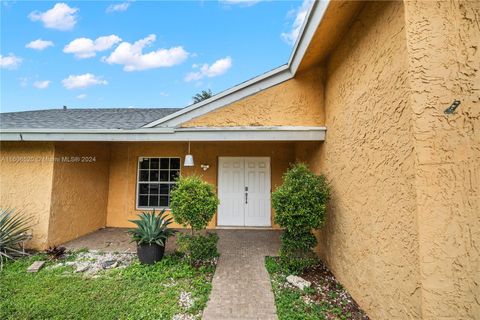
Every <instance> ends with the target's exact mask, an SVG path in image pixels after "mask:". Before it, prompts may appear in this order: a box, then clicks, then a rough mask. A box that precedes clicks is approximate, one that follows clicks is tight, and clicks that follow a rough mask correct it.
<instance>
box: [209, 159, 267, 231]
mask: <svg viewBox="0 0 480 320" xmlns="http://www.w3.org/2000/svg"><path fill="white" fill-rule="evenodd" d="M218 168H219V169H218V197H219V198H220V205H219V207H218V221H217V224H218V225H219V226H251V227H269V226H271V223H270V213H271V209H270V158H268V157H220V158H219V160H218Z"/></svg>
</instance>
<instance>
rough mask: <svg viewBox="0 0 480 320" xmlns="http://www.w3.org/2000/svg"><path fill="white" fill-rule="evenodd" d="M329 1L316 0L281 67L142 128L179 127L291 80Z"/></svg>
mask: <svg viewBox="0 0 480 320" xmlns="http://www.w3.org/2000/svg"><path fill="white" fill-rule="evenodd" d="M329 4H330V0H323V1H318V0H314V2H313V4H312V6H311V7H310V10H309V12H308V14H307V17H306V18H305V21H304V22H303V25H302V29H301V31H300V34H299V36H298V38H297V40H296V42H295V45H294V48H293V51H292V54H291V55H290V59H289V61H288V63H287V64H286V65H283V66H280V67H278V68H276V69H273V70H271V71H269V72H267V73H264V74H262V75H260V76H257V77H255V78H252V79H250V80H248V81H246V82H243V83H241V84H239V85H236V86H234V87H231V88H230V89H227V90H225V91H223V92H221V93H219V94H217V95H215V96H213V97H211V98H209V99H207V100H204V101H201V102H199V103H196V104H193V105H191V106H188V107H186V108H183V109H181V110H179V111H177V112H174V113H172V114H170V115H168V116H166V117H163V118H161V119H158V120H155V121H152V122H150V123H147V124H145V125H144V126H143V128H153V127H157V126H161V127H167V126H170V127H176V126H178V125H180V124H182V123H184V122H187V121H189V120H192V119H194V118H197V117H199V116H202V115H204V114H206V113H209V112H211V111H213V110H216V109H218V108H221V107H224V106H226V105H228V104H231V103H233V102H236V101H239V100H241V99H243V98H246V97H248V96H250V95H253V94H255V93H257V92H260V91H263V90H265V89H268V88H270V87H273V86H275V85H278V84H280V83H282V82H284V81H287V80H290V79H292V78H293V77H294V76H295V74H296V72H297V70H298V67H299V65H300V62H301V61H302V59H303V57H304V55H305V52H306V51H307V48H308V46H309V44H310V41H311V40H312V38H313V35H314V34H315V31H316V30H317V27H318V26H319V25H320V22H321V21H322V19H323V16H324V14H325V12H326V10H327V8H328V6H329Z"/></svg>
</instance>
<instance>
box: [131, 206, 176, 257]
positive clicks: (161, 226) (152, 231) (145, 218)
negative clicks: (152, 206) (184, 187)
mask: <svg viewBox="0 0 480 320" xmlns="http://www.w3.org/2000/svg"><path fill="white" fill-rule="evenodd" d="M138 217H139V219H138V220H130V221H131V222H133V223H135V224H136V225H137V227H136V228H133V229H130V230H128V231H127V232H128V233H130V234H131V235H132V241H135V242H136V243H137V255H138V259H139V260H140V262H141V263H144V264H154V263H155V262H157V261H160V260H162V258H163V254H164V252H165V244H166V242H167V238H168V237H170V236H172V235H173V234H174V233H175V231H174V230H172V229H170V228H168V226H169V225H170V224H171V223H172V218H168V219H167V218H166V214H165V210H162V211H161V212H160V214H158V215H157V214H156V213H155V210H153V212H150V213H149V212H142V213H140V214H139V215H138Z"/></svg>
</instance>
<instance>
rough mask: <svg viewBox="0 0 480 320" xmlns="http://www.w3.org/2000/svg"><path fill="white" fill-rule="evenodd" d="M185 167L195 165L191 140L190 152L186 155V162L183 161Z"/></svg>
mask: <svg viewBox="0 0 480 320" xmlns="http://www.w3.org/2000/svg"><path fill="white" fill-rule="evenodd" d="M183 166H184V167H193V166H194V163H193V156H192V155H191V154H190V141H188V154H187V155H186V156H185V162H184V163H183Z"/></svg>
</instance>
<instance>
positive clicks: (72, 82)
mask: <svg viewBox="0 0 480 320" xmlns="http://www.w3.org/2000/svg"><path fill="white" fill-rule="evenodd" d="M62 83H63V86H64V87H65V88H67V89H84V88H87V87H90V86H95V85H101V84H102V85H105V84H108V82H107V81H106V80H102V78H101V77H98V76H95V75H93V74H91V73H85V74H80V75H76V76H74V75H70V76H68V78H66V79H63V80H62Z"/></svg>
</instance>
